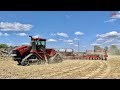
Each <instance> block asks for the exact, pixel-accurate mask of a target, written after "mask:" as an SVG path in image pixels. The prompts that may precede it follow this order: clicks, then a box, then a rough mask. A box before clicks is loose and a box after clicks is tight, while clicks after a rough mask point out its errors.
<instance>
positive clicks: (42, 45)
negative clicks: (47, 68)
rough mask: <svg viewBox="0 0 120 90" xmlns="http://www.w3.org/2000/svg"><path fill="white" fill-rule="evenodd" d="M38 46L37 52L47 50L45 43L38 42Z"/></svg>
mask: <svg viewBox="0 0 120 90" xmlns="http://www.w3.org/2000/svg"><path fill="white" fill-rule="evenodd" d="M36 45H37V50H41V49H45V45H46V43H45V41H37V42H36Z"/></svg>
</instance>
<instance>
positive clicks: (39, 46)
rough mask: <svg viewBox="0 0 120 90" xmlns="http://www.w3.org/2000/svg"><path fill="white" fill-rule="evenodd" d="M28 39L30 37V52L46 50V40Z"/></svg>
mask: <svg viewBox="0 0 120 90" xmlns="http://www.w3.org/2000/svg"><path fill="white" fill-rule="evenodd" d="M29 37H31V47H32V49H31V50H32V51H43V50H45V49H46V39H43V38H33V37H32V36H29Z"/></svg>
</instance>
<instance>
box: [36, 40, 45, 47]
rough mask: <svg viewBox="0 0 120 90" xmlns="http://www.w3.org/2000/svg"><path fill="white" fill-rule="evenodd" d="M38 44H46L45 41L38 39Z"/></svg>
mask: <svg viewBox="0 0 120 90" xmlns="http://www.w3.org/2000/svg"><path fill="white" fill-rule="evenodd" d="M37 45H42V46H45V41H38V42H37Z"/></svg>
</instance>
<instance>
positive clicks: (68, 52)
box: [59, 48, 75, 59]
mask: <svg viewBox="0 0 120 90" xmlns="http://www.w3.org/2000/svg"><path fill="white" fill-rule="evenodd" d="M59 52H60V54H61V55H62V57H63V59H74V56H75V54H74V50H73V49H70V48H67V49H60V50H59Z"/></svg>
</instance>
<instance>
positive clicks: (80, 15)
mask: <svg viewBox="0 0 120 90" xmlns="http://www.w3.org/2000/svg"><path fill="white" fill-rule="evenodd" d="M111 13H112V12H111V11H0V43H6V44H8V45H14V46H15V45H22V44H27V43H29V42H30V38H29V37H28V36H29V35H32V36H35V37H38V36H39V37H42V38H46V39H47V47H48V48H73V49H74V50H77V48H78V47H77V44H78V41H79V43H80V46H79V47H80V51H85V50H86V49H89V50H90V49H93V46H94V45H100V46H101V47H104V46H109V45H112V44H114V45H118V46H119V45H120V44H119V43H120V32H119V31H120V25H119V23H120V20H119V19H120V12H119V11H115V12H114V13H115V14H113V15H112V16H111V15H110V14H111Z"/></svg>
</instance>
